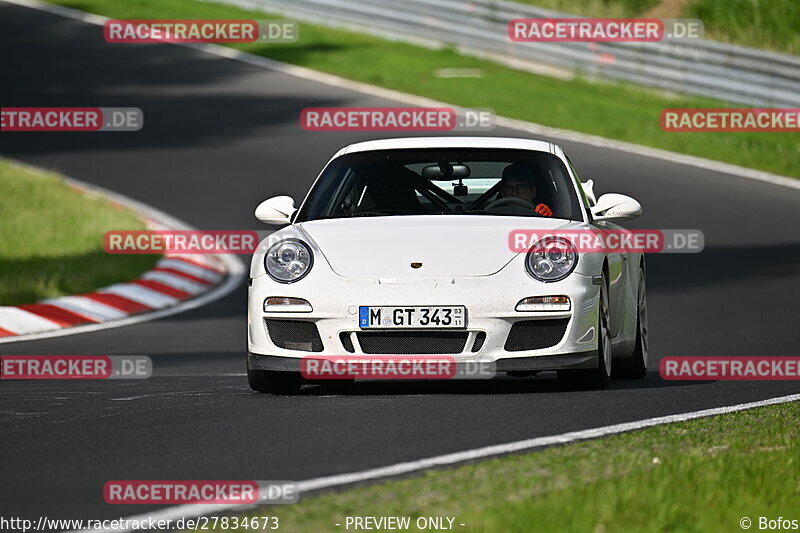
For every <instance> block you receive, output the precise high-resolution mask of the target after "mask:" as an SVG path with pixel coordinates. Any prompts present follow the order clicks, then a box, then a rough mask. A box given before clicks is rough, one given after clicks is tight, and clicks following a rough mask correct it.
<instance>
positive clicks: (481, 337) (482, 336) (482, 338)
mask: <svg viewBox="0 0 800 533" xmlns="http://www.w3.org/2000/svg"><path fill="white" fill-rule="evenodd" d="M484 342H486V333H484V332H482V331H479V332H478V334H477V335H475V342H473V343H472V351H473V353H474V352H480V351H481V348H483V343H484Z"/></svg>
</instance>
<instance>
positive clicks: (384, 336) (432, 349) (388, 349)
mask: <svg viewBox="0 0 800 533" xmlns="http://www.w3.org/2000/svg"><path fill="white" fill-rule="evenodd" d="M357 335H358V343H359V344H360V345H361V351H363V352H364V353H369V354H442V353H449V354H456V353H461V352H463V351H464V345H465V344H466V343H467V336H468V335H469V334H468V333H467V332H466V331H362V332H359V333H357Z"/></svg>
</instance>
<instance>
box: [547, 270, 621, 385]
mask: <svg viewBox="0 0 800 533" xmlns="http://www.w3.org/2000/svg"><path fill="white" fill-rule="evenodd" d="M608 305H609V304H608V283H607V281H606V275H605V273H604V274H603V282H602V283H601V284H600V305H599V306H598V308H599V309H598V312H597V336H598V338H597V355H598V361H597V368H592V369H588V370H559V371H558V379H559V381H561V382H563V383H564V384H566V385H567V386H569V387H573V388H579V389H604V388H606V387H608V385H609V384H610V383H611V366H612V364H611V327H610V324H611V313H610V311H609V307H608Z"/></svg>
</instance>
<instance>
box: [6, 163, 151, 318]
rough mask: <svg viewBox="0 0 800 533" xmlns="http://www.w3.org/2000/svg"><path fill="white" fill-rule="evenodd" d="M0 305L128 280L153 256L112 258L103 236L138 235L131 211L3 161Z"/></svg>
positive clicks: (51, 176) (56, 178) (139, 226)
mask: <svg viewBox="0 0 800 533" xmlns="http://www.w3.org/2000/svg"><path fill="white" fill-rule="evenodd" d="M0 191H2V194H0V220H2V224H0V279H2V280H3V282H2V283H0V305H18V304H25V303H32V302H35V301H37V300H41V299H42V298H51V297H54V296H63V295H69V294H79V293H84V292H89V291H91V290H94V289H97V288H99V287H103V286H106V285H110V284H112V283H117V282H121V281H128V280H131V279H133V278H135V277H137V276H138V275H140V274H141V273H142V272H144V271H145V270H148V269H149V268H151V267H152V266H153V265H154V264H155V262H156V260H157V259H158V257H157V256H155V255H109V254H107V253H105V251H104V250H103V234H104V233H105V232H106V231H108V230H112V229H115V230H138V229H144V225H143V224H142V223H141V222H140V221H139V220H138V219H137V218H136V217H135V216H134V215H133V214H132V213H130V212H128V211H125V210H122V209H117V208H114V207H112V206H110V205H109V204H108V203H106V202H105V201H104V200H102V199H96V198H89V197H87V196H84V195H82V194H80V193H78V192H76V191H74V190H72V189H70V188H69V187H68V186H67V185H66V183H64V182H63V181H62V180H61V179H60V177H59V176H58V175H56V174H52V173H50V172H44V171H40V170H34V169H31V168H28V167H23V166H20V165H17V164H15V163H13V162H10V161H7V160H0Z"/></svg>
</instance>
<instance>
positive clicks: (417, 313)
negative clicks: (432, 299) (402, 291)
mask: <svg viewBox="0 0 800 533" xmlns="http://www.w3.org/2000/svg"><path fill="white" fill-rule="evenodd" d="M358 326H359V327H360V328H362V329H364V328H465V327H466V326H467V308H466V307H464V306H463V305H451V306H444V305H436V306H424V307H421V306H408V307H394V306H392V307H389V306H379V307H372V306H365V305H362V306H361V307H359V308H358Z"/></svg>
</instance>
